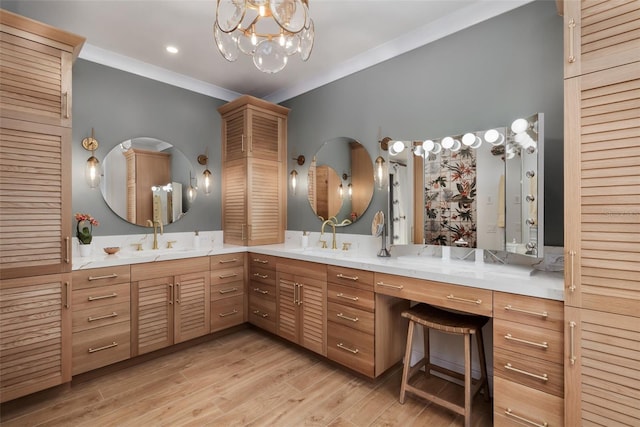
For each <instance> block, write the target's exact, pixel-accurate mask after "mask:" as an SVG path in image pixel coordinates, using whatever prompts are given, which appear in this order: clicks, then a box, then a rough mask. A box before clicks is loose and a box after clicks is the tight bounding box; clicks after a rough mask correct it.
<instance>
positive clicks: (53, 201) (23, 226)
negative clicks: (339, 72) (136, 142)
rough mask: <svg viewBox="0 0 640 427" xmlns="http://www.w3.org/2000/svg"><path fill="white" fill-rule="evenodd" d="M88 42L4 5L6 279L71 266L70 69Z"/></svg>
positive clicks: (2, 249)
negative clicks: (14, 11) (16, 12)
mask: <svg viewBox="0 0 640 427" xmlns="http://www.w3.org/2000/svg"><path fill="white" fill-rule="evenodd" d="M83 43H84V39H83V38H82V37H78V36H76V35H74V34H71V33H67V32H65V31H62V30H58V29H56V28H53V27H50V26H48V25H45V24H42V23H39V22H36V21H33V20H31V19H28V18H24V17H22V16H19V15H15V14H13V13H11V12H8V11H5V10H0V52H2V58H1V60H0V92H1V93H2V96H1V97H0V182H1V183H2V186H1V188H0V217H1V218H2V223H1V224H0V241H1V242H2V243H1V244H0V278H2V279H7V278H15V277H29V276H34V275H42V274H54V273H66V272H70V271H71V101H72V97H71V67H72V63H73V60H74V58H75V57H76V55H77V54H78V52H79V51H80V48H81V47H82V44H83ZM34 176H40V177H41V178H42V179H37V180H34V179H33V177H34ZM27 216H28V217H29V221H28V223H26V222H25V217H27ZM34 224H36V225H37V226H36V227H34ZM60 280H61V279H60Z"/></svg>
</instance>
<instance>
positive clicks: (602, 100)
mask: <svg viewBox="0 0 640 427" xmlns="http://www.w3.org/2000/svg"><path fill="white" fill-rule="evenodd" d="M639 102H640V62H636V63H633V64H628V65H624V66H620V67H616V68H612V69H609V70H606V71H604V72H598V73H592V74H588V75H585V76H579V77H575V78H572V79H568V80H566V81H565V117H566V119H565V247H566V250H567V253H566V262H565V265H566V267H565V283H566V288H567V292H566V293H565V303H566V304H567V305H570V306H573V307H583V308H588V309H592V310H601V311H610V312H615V313H619V314H626V315H630V316H636V317H638V316H640V312H638V301H639V300H640V288H639V287H638V277H640V263H639V262H638V260H640V244H638V242H639V241H640V221H638V212H640V174H638V171H639V170H640V137H639V135H640V120H638V117H640V106H639V105H640V104H639Z"/></svg>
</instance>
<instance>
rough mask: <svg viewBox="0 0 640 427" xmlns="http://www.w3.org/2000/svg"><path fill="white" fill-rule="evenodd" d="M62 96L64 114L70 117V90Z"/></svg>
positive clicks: (65, 116) (66, 117)
mask: <svg viewBox="0 0 640 427" xmlns="http://www.w3.org/2000/svg"><path fill="white" fill-rule="evenodd" d="M62 97H63V98H64V100H63V101H64V102H63V103H64V115H63V118H65V119H68V118H69V92H65V93H63V94H62Z"/></svg>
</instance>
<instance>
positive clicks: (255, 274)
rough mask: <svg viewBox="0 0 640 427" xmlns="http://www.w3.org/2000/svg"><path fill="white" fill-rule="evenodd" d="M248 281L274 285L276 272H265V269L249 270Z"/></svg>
mask: <svg viewBox="0 0 640 427" xmlns="http://www.w3.org/2000/svg"><path fill="white" fill-rule="evenodd" d="M249 279H250V280H251V281H252V282H257V283H264V284H267V285H273V286H275V285H276V271H275V270H267V269H266V268H255V267H254V268H251V277H249Z"/></svg>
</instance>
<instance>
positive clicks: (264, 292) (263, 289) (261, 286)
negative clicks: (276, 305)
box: [247, 281, 276, 301]
mask: <svg viewBox="0 0 640 427" xmlns="http://www.w3.org/2000/svg"><path fill="white" fill-rule="evenodd" d="M247 293H248V294H249V299H250V300H253V299H254V298H255V299H265V300H269V301H275V300H276V285H275V283H274V284H273V285H270V284H269V285H268V284H265V283H255V282H253V281H252V282H251V283H250V284H249V290H248V292H247Z"/></svg>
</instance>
